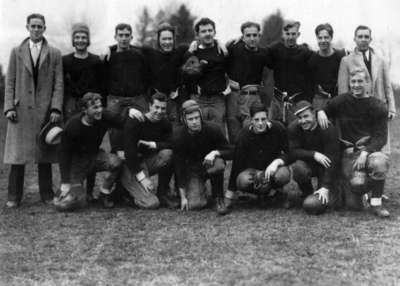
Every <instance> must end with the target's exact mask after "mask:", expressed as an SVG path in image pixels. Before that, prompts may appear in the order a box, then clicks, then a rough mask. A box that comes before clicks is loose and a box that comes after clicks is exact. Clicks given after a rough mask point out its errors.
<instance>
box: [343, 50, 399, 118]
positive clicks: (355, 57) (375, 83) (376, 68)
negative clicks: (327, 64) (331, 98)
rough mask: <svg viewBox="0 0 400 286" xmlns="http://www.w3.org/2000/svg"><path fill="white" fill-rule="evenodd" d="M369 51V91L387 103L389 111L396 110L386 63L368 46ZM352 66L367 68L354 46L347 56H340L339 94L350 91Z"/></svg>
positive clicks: (361, 55)
mask: <svg viewBox="0 0 400 286" xmlns="http://www.w3.org/2000/svg"><path fill="white" fill-rule="evenodd" d="M370 51H371V74H372V80H370V90H369V93H370V94H372V95H373V96H375V97H377V98H378V99H380V100H382V101H383V102H385V103H386V104H387V107H388V110H389V111H390V112H396V106H395V101H394V96H393V89H392V83H391V81H390V77H389V66H388V64H387V63H386V62H385V61H384V60H383V59H382V58H381V57H379V56H378V54H376V53H375V52H374V50H373V49H371V48H370ZM354 68H363V69H365V70H368V69H367V67H366V65H365V63H364V59H363V54H362V53H361V52H360V51H359V50H358V49H357V48H356V49H355V50H354V51H353V52H352V53H350V54H349V55H348V56H345V57H343V58H342V61H341V63H340V67H339V75H338V88H339V94H342V93H346V92H349V91H350V88H349V80H350V71H351V70H352V69H354Z"/></svg>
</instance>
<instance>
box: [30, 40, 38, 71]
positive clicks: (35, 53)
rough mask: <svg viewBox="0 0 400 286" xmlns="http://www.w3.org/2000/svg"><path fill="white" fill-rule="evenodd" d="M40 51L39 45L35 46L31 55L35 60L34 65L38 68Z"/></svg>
mask: <svg viewBox="0 0 400 286" xmlns="http://www.w3.org/2000/svg"><path fill="white" fill-rule="evenodd" d="M39 54H40V50H39V47H38V45H37V44H33V46H32V49H31V55H32V60H33V65H34V66H36V63H37V60H38V58H39Z"/></svg>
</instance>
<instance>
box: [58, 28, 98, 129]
mask: <svg viewBox="0 0 400 286" xmlns="http://www.w3.org/2000/svg"><path fill="white" fill-rule="evenodd" d="M89 45H90V31H89V27H88V26H87V25H86V24H84V23H76V24H74V25H73V26H72V46H73V47H74V49H75V51H74V52H73V53H70V54H68V55H65V56H63V69H64V120H65V122H66V121H67V120H68V119H69V118H70V117H71V116H72V115H74V114H76V113H79V112H80V106H79V99H80V98H82V96H83V95H84V94H86V93H87V92H96V93H100V94H101V93H103V87H104V84H103V66H102V62H101V60H100V58H99V56H97V55H94V54H92V53H90V52H89V51H88V47H89Z"/></svg>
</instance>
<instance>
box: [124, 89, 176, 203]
mask: <svg viewBox="0 0 400 286" xmlns="http://www.w3.org/2000/svg"><path fill="white" fill-rule="evenodd" d="M149 106H150V107H149V112H147V113H146V114H145V116H144V120H143V121H140V120H138V119H136V118H133V119H132V118H128V119H127V121H126V123H125V127H124V131H123V135H124V136H123V137H124V151H125V157H126V160H125V164H124V167H123V172H122V175H121V183H122V185H123V187H124V188H125V189H126V190H127V191H128V192H129V194H130V195H131V196H132V197H133V198H134V200H135V204H136V205H137V206H139V207H141V208H145V209H154V208H157V207H158V206H159V205H160V204H161V205H163V206H171V207H174V206H175V207H177V206H178V205H171V204H172V201H171V200H169V199H168V198H167V193H168V190H169V181H170V179H171V177H172V173H173V167H172V149H171V147H170V139H171V136H172V123H171V122H170V121H169V120H168V119H167V116H166V114H167V96H166V95H165V94H163V93H161V92H155V93H154V94H153V95H152V96H151V101H150V105H149ZM156 173H157V174H158V187H157V188H155V187H154V185H153V183H152V181H151V179H150V176H152V175H154V174H156Z"/></svg>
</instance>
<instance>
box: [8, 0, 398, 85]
mask: <svg viewBox="0 0 400 286" xmlns="http://www.w3.org/2000/svg"><path fill="white" fill-rule="evenodd" d="M180 3H185V4H186V5H187V6H188V7H189V9H190V10H191V12H192V13H193V14H194V15H196V16H199V17H203V16H206V17H210V18H212V19H213V20H214V21H215V22H216V25H217V36H218V37H219V38H220V39H221V40H224V41H225V40H228V39H231V38H234V37H237V36H238V35H239V33H240V24H241V23H243V22H245V21H247V20H253V21H257V22H261V21H262V19H263V18H265V17H266V16H268V15H269V14H271V13H274V12H275V11H276V10H277V9H280V10H281V11H282V14H283V16H284V17H285V18H290V19H296V20H299V21H301V23H302V26H301V38H300V42H307V43H309V44H310V45H311V46H312V47H314V48H316V43H315V37H314V28H315V26H316V25H318V24H320V23H325V22H329V23H331V24H332V26H333V27H334V30H335V35H334V38H335V39H334V40H341V41H342V42H344V43H345V45H346V48H348V49H352V48H353V46H354V45H353V40H352V39H353V32H354V29H355V27H356V26H357V25H359V24H365V25H368V26H370V27H371V28H372V31H373V35H372V36H373V39H374V43H375V46H377V47H378V48H380V49H381V50H383V51H384V52H387V51H388V50H389V49H390V50H391V52H392V55H391V57H392V78H393V81H395V82H396V83H400V51H399V50H400V49H399V47H400V29H399V28H398V27H399V20H398V16H399V12H400V1H397V0H385V1H378V0H301V1H299V0H197V1H194V0H192V1H190V0H183V1H175V0H170V1H168V0H164V1H161V0H108V1H107V0H80V1H76V0H0V11H1V12H0V13H1V14H0V24H1V27H2V29H1V32H0V47H1V48H0V63H2V64H5V65H7V62H8V57H9V53H10V49H11V48H12V47H13V46H15V45H17V44H19V43H20V42H21V40H22V39H23V38H24V37H26V36H27V32H26V30H25V27H24V26H25V18H26V16H27V15H28V14H30V13H32V12H40V13H42V14H44V15H45V17H46V20H47V32H46V36H47V38H48V39H49V41H50V42H52V43H53V44H57V43H58V44H60V43H63V46H69V45H70V44H69V43H70V27H71V25H72V23H74V22H76V21H85V22H87V23H88V24H89V26H90V28H91V33H92V46H91V50H92V51H94V52H100V51H103V50H104V47H105V46H107V45H108V44H111V43H113V41H114V40H113V33H114V30H113V29H114V26H115V25H116V24H117V23H118V22H128V23H130V24H132V25H135V23H136V22H137V20H138V17H139V15H140V12H141V10H142V9H143V7H144V6H145V5H146V6H147V7H148V8H149V9H150V12H151V13H152V14H153V15H154V14H155V13H156V12H157V11H158V10H159V9H162V8H165V7H168V6H176V7H178V6H179V4H180ZM66 52H69V50H63V53H66Z"/></svg>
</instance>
